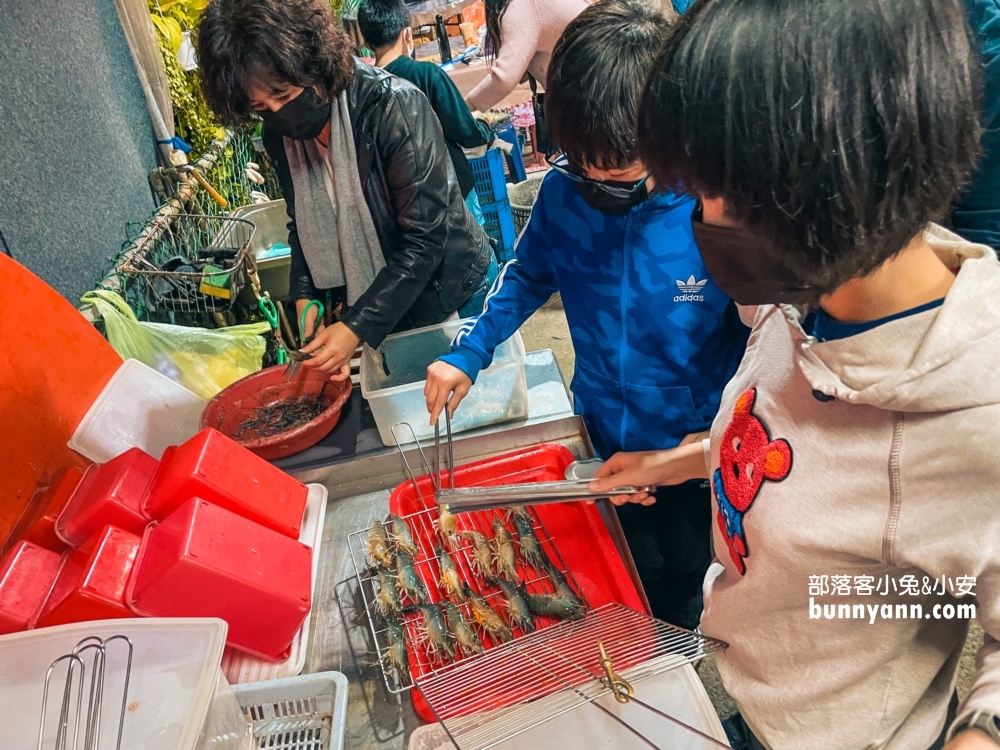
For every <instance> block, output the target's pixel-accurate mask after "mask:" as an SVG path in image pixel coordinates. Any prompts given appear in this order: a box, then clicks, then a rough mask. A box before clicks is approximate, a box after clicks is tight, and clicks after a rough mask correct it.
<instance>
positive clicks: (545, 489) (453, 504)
mask: <svg viewBox="0 0 1000 750" xmlns="http://www.w3.org/2000/svg"><path fill="white" fill-rule="evenodd" d="M590 482H591V480H590V479H567V480H565V481H561V482H534V483H530V484H500V485H496V486H494V487H459V488H457V489H445V488H441V489H439V490H438V491H437V493H436V494H437V502H438V504H439V505H445V506H447V507H448V510H450V511H451V512H452V513H464V512H466V511H470V510H488V509H490V508H504V507H511V506H515V505H540V504H543V503H563V502H567V501H570V500H596V499H599V498H602V497H611V496H612V495H635V494H638V493H640V492H653V491H654V490H655V489H656V488H655V487H631V486H628V487H616V488H615V489H613V490H610V491H606V492H594V491H593V490H591V489H589V487H588V485H589V484H590Z"/></svg>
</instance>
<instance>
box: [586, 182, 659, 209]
mask: <svg viewBox="0 0 1000 750" xmlns="http://www.w3.org/2000/svg"><path fill="white" fill-rule="evenodd" d="M646 182H647V180H643V181H642V182H640V183H635V182H618V181H613V180H606V181H598V180H581V181H579V182H577V183H576V190H577V192H578V193H579V194H580V197H581V198H583V199H584V200H585V201H586V202H587V205H588V206H590V207H591V208H593V209H594V210H595V211H602V212H604V213H606V214H623V213H625V212H626V211H628V210H629V209H630V208H633V207H634V206H638V205H639V204H640V203H642V202H643V201H644V200H646V199H647V198H649V190H648V189H647V188H646ZM607 187H609V188H612V190H613V192H610V191H608V190H607V189H606V188H607Z"/></svg>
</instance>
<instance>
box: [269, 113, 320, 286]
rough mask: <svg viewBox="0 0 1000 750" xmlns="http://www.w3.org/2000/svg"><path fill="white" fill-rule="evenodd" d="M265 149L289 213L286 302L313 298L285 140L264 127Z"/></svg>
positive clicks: (311, 282)
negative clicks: (297, 226) (300, 235)
mask: <svg viewBox="0 0 1000 750" xmlns="http://www.w3.org/2000/svg"><path fill="white" fill-rule="evenodd" d="M263 139H264V150H265V151H267V155H268V157H269V158H270V159H271V165H272V166H273V167H274V171H275V173H276V174H277V175H278V185H279V186H280V187H281V194H282V195H283V196H284V197H285V209H286V210H287V211H288V246H289V247H290V248H292V257H291V261H292V263H291V269H290V270H289V286H288V298H289V299H293V300H295V299H315V298H316V287H315V286H314V285H313V280H312V274H311V273H309V265H308V264H307V263H306V257H305V255H303V253H302V245H301V244H300V243H299V233H298V230H297V229H296V228H295V188H294V187H293V186H292V174H291V172H290V171H289V169H288V157H287V156H286V155H285V141H284V138H282V137H281V134H279V133H275V132H271V131H268V129H267V128H264V133H263Z"/></svg>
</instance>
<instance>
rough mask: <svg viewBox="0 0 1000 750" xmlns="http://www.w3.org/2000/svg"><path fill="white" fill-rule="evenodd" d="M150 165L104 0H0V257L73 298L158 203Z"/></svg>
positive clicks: (117, 28)
mask: <svg viewBox="0 0 1000 750" xmlns="http://www.w3.org/2000/svg"><path fill="white" fill-rule="evenodd" d="M155 158H156V157H155V153H154V144H153V137H152V134H151V128H150V124H149V115H148V113H147V110H146V104H145V100H144V99H143V96H142V89H141V87H140V85H139V80H138V78H137V77H136V73H135V68H134V66H133V64H132V58H131V56H130V55H129V51H128V46H127V44H126V42H125V36H124V33H123V32H122V29H121V25H120V23H119V21H118V14H117V12H116V11H115V6H114V2H113V0H72V1H71V2H67V0H0V234H2V242H0V252H8V253H9V254H10V255H11V256H12V257H13V258H14V259H15V260H16V261H18V262H19V263H22V264H23V265H25V266H27V267H28V268H29V269H30V270H32V271H33V272H35V273H36V274H38V275H39V276H41V277H42V278H43V279H44V280H45V281H47V282H48V283H49V284H50V285H52V286H53V287H55V288H56V289H57V290H58V291H59V292H60V293H61V294H62V295H64V296H65V297H67V298H69V299H70V300H71V301H73V302H76V300H77V299H78V298H79V296H80V295H81V294H82V293H83V292H85V291H86V290H87V289H89V288H90V287H91V285H92V284H93V283H94V282H95V281H96V280H97V279H98V277H99V274H100V272H101V270H102V269H103V267H104V264H105V262H106V260H107V259H108V257H109V256H111V255H113V254H114V253H115V252H116V251H117V250H118V248H119V247H120V245H121V242H122V240H123V239H124V237H125V225H126V223H127V222H129V221H142V220H144V219H145V218H146V217H147V216H148V215H149V214H150V212H151V211H152V210H153V208H154V207H155V206H154V204H153V198H152V196H151V194H150V191H149V187H148V185H147V182H146V174H147V173H148V171H149V170H150V169H152V168H153V167H154V166H156V162H155ZM0 283H3V280H2V279H0Z"/></svg>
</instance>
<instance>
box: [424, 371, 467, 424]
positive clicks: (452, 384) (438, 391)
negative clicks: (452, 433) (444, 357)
mask: <svg viewBox="0 0 1000 750" xmlns="http://www.w3.org/2000/svg"><path fill="white" fill-rule="evenodd" d="M470 388H472V378H470V377H469V376H468V375H466V374H465V373H464V372H462V371H461V370H459V369H458V368H457V367H455V366H454V365H449V364H448V363H447V362H442V361H440V360H438V361H437V362H432V363H431V365H430V367H428V368H427V384H426V385H424V398H425V399H427V411H428V413H430V415H431V424H432V425H433V424H437V421H438V417H440V416H441V411H442V410H443V409H444V407H445V404H447V405H448V413H449V414H450V415H451V416H455V409H457V408H458V405H459V404H460V403H462V399H463V398H465V397H466V395H467V394H468V393H469V389H470Z"/></svg>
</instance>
